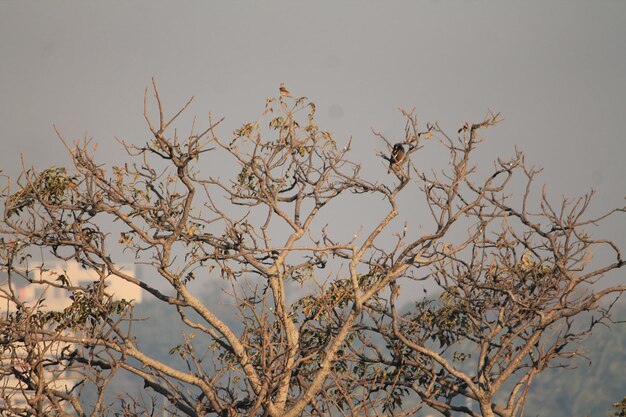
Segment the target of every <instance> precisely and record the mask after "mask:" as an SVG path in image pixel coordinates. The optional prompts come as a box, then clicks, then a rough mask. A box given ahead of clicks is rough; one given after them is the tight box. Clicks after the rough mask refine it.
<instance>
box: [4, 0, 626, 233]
mask: <svg viewBox="0 0 626 417" xmlns="http://www.w3.org/2000/svg"><path fill="white" fill-rule="evenodd" d="M625 51H626V2H625V1H569V0H568V1H548V2H546V1H524V2H521V1H520V2H506V1H503V2H495V1H396V2H382V1H378V2H373V1H344V2H339V1H336V2H335V1H333V2H320V1H315V2H306V3H305V2H298V1H294V2H287V1H256V2H252V1H250V2H242V1H237V2H215V1H214V2H204V1H202V2H200V1H197V2H192V1H183V2H179V1H176V2H175V1H169V2H165V1H119V2H112V1H107V2H82V1H81V2H68V1H54V2H32V1H6V0H5V1H2V2H0V126H2V132H1V135H0V140H1V141H2V145H3V147H2V152H1V153H0V158H1V159H0V165H1V167H2V169H3V170H4V173H5V174H11V175H15V173H17V172H18V170H19V155H20V154H23V155H24V159H25V162H26V164H27V165H29V166H30V165H35V166H44V165H50V164H59V163H63V162H67V157H66V156H65V150H64V148H63V147H62V145H61V144H60V143H59V141H58V140H57V139H56V138H55V135H54V132H53V130H52V124H53V123H54V124H56V125H57V126H58V127H59V129H60V131H61V132H62V133H63V134H64V135H65V136H66V138H68V139H78V138H80V137H82V136H83V135H84V134H85V133H87V134H88V135H89V136H93V137H94V138H95V140H96V141H98V142H99V143H100V146H101V149H100V150H99V154H100V157H101V158H102V159H103V160H108V161H115V158H116V157H118V156H117V154H115V153H113V150H114V149H117V148H116V147H115V146H114V143H113V142H114V136H119V137H123V138H125V139H127V140H129V141H131V142H133V141H136V142H144V141H145V139H146V138H147V129H146V126H145V123H144V121H143V117H142V105H143V90H144V88H145V87H146V85H147V84H148V83H149V80H150V77H152V76H154V77H156V79H157V81H158V83H159V86H160V89H161V94H162V96H163V98H164V100H165V102H166V103H167V106H168V108H169V109H170V110H174V109H175V107H176V106H179V105H181V104H183V103H184V101H185V100H186V99H187V98H188V97H190V96H192V95H195V96H196V102H195V104H194V106H193V108H192V112H191V113H192V114H196V115H198V116H199V117H200V118H206V117H207V115H208V113H209V111H212V112H214V113H215V114H216V115H218V116H221V115H224V116H226V118H227V119H226V124H225V125H224V128H223V129H222V130H221V132H222V133H223V134H224V136H227V137H228V136H230V134H231V133H230V132H232V130H233V129H234V128H235V127H237V126H238V125H240V124H242V123H243V122H247V121H250V120H255V119H256V118H257V116H258V115H259V114H260V113H261V111H262V110H263V106H264V100H265V98H266V97H269V96H272V95H275V94H276V92H277V87H278V85H279V83H281V82H284V83H286V85H287V86H288V88H289V89H290V90H291V91H292V93H293V94H294V95H306V96H308V97H310V98H311V99H313V100H314V101H315V102H316V103H317V105H318V114H319V115H320V117H319V124H320V126H321V127H322V128H323V129H325V130H330V131H333V132H335V134H336V137H337V139H338V140H339V141H340V142H344V141H346V140H347V138H348V137H349V136H352V137H353V138H354V143H355V145H354V148H355V157H356V158H358V159H359V160H361V161H363V162H365V163H370V164H374V165H375V166H376V169H378V170H380V172H381V174H382V173H383V172H384V167H382V164H381V162H380V160H377V159H375V151H376V150H377V149H381V148H380V147H379V145H378V144H377V143H376V142H375V141H374V139H373V136H372V133H371V128H372V127H373V128H375V129H377V130H380V131H382V132H384V133H385V134H387V135H389V137H391V138H394V137H400V135H401V133H402V130H403V121H402V118H401V117H400V114H399V112H398V110H397V109H398V108H399V107H404V108H409V109H410V108H412V107H415V109H416V111H417V114H418V115H419V117H420V120H422V121H423V122H425V121H438V122H440V124H441V126H442V127H444V128H446V129H448V131H449V132H450V133H453V134H454V133H455V132H456V129H457V128H458V127H459V126H460V125H462V124H463V123H464V122H465V121H471V122H474V121H479V120H480V119H481V118H482V117H483V115H484V114H485V113H486V111H487V110H488V109H492V110H494V111H496V112H501V113H502V115H503V117H504V122H502V123H501V124H500V125H499V126H497V127H496V128H494V129H491V130H490V131H489V133H488V134H487V137H488V140H489V141H488V143H487V144H486V145H485V151H484V152H483V158H484V162H485V163H489V161H491V160H492V159H493V158H494V157H495V156H497V155H510V154H511V153H512V151H513V148H514V146H515V145H517V146H519V148H520V149H522V150H524V151H525V152H526V153H527V158H528V161H530V162H531V163H533V164H537V165H542V166H545V171H544V175H543V176H542V177H541V181H542V182H545V183H547V184H548V188H549V190H551V191H552V193H553V194H555V195H557V196H558V195H560V194H561V193H565V194H568V195H572V194H580V193H583V192H585V191H588V190H589V189H590V188H592V187H593V188H595V189H597V190H598V200H597V204H596V208H599V207H602V206H604V207H609V206H616V205H621V204H623V203H624V200H623V198H624V194H626V193H625V187H624V178H625V177H626V167H625V165H624V163H623V159H624V156H625V155H626V138H625V137H624V129H623V125H624V122H625V118H626V117H625V116H626V52H625ZM416 162H417V163H419V161H416ZM218 168H219V167H217V168H216V169H218ZM617 220H618V221H616V222H615V224H614V226H615V227H613V228H612V229H611V230H610V236H609V237H612V238H617V239H620V240H621V241H622V242H623V241H624V238H623V236H624V235H626V226H625V222H624V221H623V216H622V218H618V219H617Z"/></svg>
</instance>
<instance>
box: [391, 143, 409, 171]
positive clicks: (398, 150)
mask: <svg viewBox="0 0 626 417" xmlns="http://www.w3.org/2000/svg"><path fill="white" fill-rule="evenodd" d="M404 158H406V152H405V151H404V146H402V144H401V143H396V144H395V145H393V149H392V151H391V157H390V158H389V170H388V171H387V173H388V174H389V173H390V172H391V171H392V170H393V172H398V171H400V169H401V167H402V162H404Z"/></svg>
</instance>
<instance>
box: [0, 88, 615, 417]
mask: <svg viewBox="0 0 626 417" xmlns="http://www.w3.org/2000/svg"><path fill="white" fill-rule="evenodd" d="M150 99H152V100H150ZM191 101H192V100H190V101H189V102H187V103H186V104H185V105H184V106H183V107H182V108H181V109H180V110H179V111H177V112H176V113H174V114H173V115H172V116H166V114H165V111H164V106H163V104H162V100H161V97H160V96H159V93H158V90H157V87H156V84H155V83H154V82H153V85H152V86H151V89H146V97H145V111H144V117H145V120H146V122H147V125H148V128H149V131H150V133H151V137H150V139H149V140H147V141H145V142H143V143H141V142H137V141H132V142H127V141H121V140H120V146H121V147H122V148H123V150H124V151H125V152H126V159H125V160H123V161H121V162H119V161H118V162H116V163H115V164H113V165H109V164H107V163H104V162H102V161H98V160H97V159H96V158H95V156H94V152H93V143H92V142H91V141H90V140H83V141H77V142H73V143H69V142H68V141H66V140H65V139H63V138H62V137H61V135H59V136H60V137H61V139H62V141H63V143H64V144H65V145H66V146H67V149H68V152H69V154H70V156H71V158H72V162H73V166H68V167H48V168H45V169H29V170H26V171H25V172H24V173H23V175H22V176H21V177H20V178H19V179H18V180H17V182H16V184H12V183H8V184H7V186H6V188H5V189H4V191H3V193H2V201H3V204H4V215H3V220H2V223H1V224H0V235H1V238H0V239H1V240H0V260H1V262H2V266H1V267H2V272H3V273H4V277H5V278H4V280H5V282H4V283H3V284H5V285H3V286H2V287H1V289H0V291H1V292H0V294H1V297H2V302H3V304H5V305H6V306H7V308H6V313H3V316H2V319H1V320H2V326H1V327H0V328H1V329H2V330H1V331H0V333H1V334H2V336H1V337H2V338H1V343H0V348H1V349H2V357H3V359H2V365H1V367H0V372H1V374H2V376H3V377H6V378H3V380H8V378H9V377H11V378H13V379H14V380H17V382H16V383H15V385H14V386H13V388H11V387H8V386H5V387H3V390H2V391H1V394H0V409H2V410H3V412H6V413H8V414H9V415H24V416H26V415H41V416H43V415H68V414H69V415H80V416H87V415H93V416H101V415H111V414H114V413H119V415H151V413H155V410H156V408H157V404H159V403H160V402H157V401H154V402H152V403H145V402H142V401H139V400H138V399H137V398H121V399H120V401H119V402H118V403H117V404H116V405H115V406H113V407H112V406H111V405H110V404H107V403H106V401H105V400H104V398H105V393H106V392H107V389H109V385H110V381H111V380H112V378H113V377H114V375H115V374H116V373H118V372H130V373H132V374H134V375H136V376H138V377H139V378H141V379H142V380H143V381H144V386H145V389H146V392H149V393H150V395H154V396H155V397H156V398H158V397H164V398H166V399H167V401H166V402H165V408H167V410H168V411H169V412H171V413H173V414H175V415H187V416H204V415H219V416H237V415H245V416H256V415H266V416H274V417H278V416H285V417H292V416H309V415H311V416H322V415H323V416H327V415H353V416H356V415H359V416H363V415H381V414H388V415H398V416H400V415H413V414H415V413H417V412H418V411H419V410H420V409H421V408H422V407H424V406H428V407H430V409H432V410H436V411H437V412H439V413H440V414H441V415H444V416H451V415H468V416H496V415H497V416H502V417H509V416H520V415H522V413H523V409H524V403H525V400H526V397H527V393H528V389H529V387H530V386H531V383H532V381H533V379H534V378H535V377H536V376H537V375H538V374H539V373H541V372H542V371H544V370H545V369H547V368H550V367H561V366H567V364H568V363H569V362H570V361H571V360H572V358H573V357H575V356H577V355H578V354H579V352H578V350H577V348H578V345H577V342H579V341H580V340H581V339H582V338H584V337H585V336H586V335H587V334H589V332H590V331H591V329H592V328H593V327H594V326H596V325H598V324H600V323H608V322H609V319H610V315H609V313H610V311H609V310H610V305H611V304H610V302H611V301H613V300H615V299H616V297H617V296H619V295H620V294H621V293H623V292H624V291H625V290H626V285H610V284H605V285H599V284H602V283H601V282H600V281H602V279H603V278H604V277H605V276H606V275H607V274H609V273H611V271H614V270H617V269H619V268H621V267H623V265H624V261H623V259H622V255H621V252H620V249H619V247H618V246H617V244H615V243H614V242H611V241H609V240H606V239H602V238H598V237H593V236H592V229H593V228H594V227H595V226H596V225H597V224H602V222H603V221H605V220H606V219H607V217H608V216H620V215H623V212H624V208H623V207H618V208H614V209H610V210H607V212H606V213H603V214H600V215H598V216H593V217H590V216H589V215H588V214H587V212H588V209H589V205H590V202H591V201H592V194H591V193H590V194H586V195H584V196H582V197H577V198H573V199H562V200H561V201H556V202H554V201H552V200H551V199H550V198H549V196H548V194H547V193H546V192H545V191H542V190H537V189H536V185H535V183H536V178H537V176H538V174H539V172H540V170H539V169H536V168H534V167H532V166H530V165H528V164H527V163H526V161H525V158H524V155H523V153H522V152H521V151H520V150H515V152H514V153H513V156H512V157H509V158H498V159H497V160H496V161H495V162H494V163H493V165H492V166H490V167H485V166H482V167H480V169H478V167H477V166H476V162H475V155H476V153H477V152H479V151H480V148H481V147H482V146H484V145H483V142H485V140H486V139H485V137H483V135H484V133H483V132H486V131H488V129H489V127H491V126H493V125H495V124H497V123H498V122H499V121H500V119H499V115H498V114H493V113H488V115H487V117H486V118H485V119H484V120H481V121H479V122H477V123H465V124H463V125H462V126H461V128H460V129H459V130H458V132H455V134H449V133H446V132H445V131H444V130H443V129H442V128H440V126H439V125H438V124H437V123H425V124H422V123H420V121H419V119H418V117H417V115H416V113H415V112H414V111H402V117H403V118H404V121H405V124H404V137H402V138H400V139H394V140H390V139H389V138H387V137H385V136H384V135H383V134H381V133H378V132H374V133H373V138H374V139H375V140H376V142H375V143H374V142H373V143H374V146H372V148H373V149H374V150H372V153H373V154H374V153H375V154H376V155H377V157H378V158H379V159H380V161H381V162H382V165H383V168H382V169H380V170H379V171H380V172H381V173H385V174H384V175H385V176H384V177H377V176H376V175H372V174H371V172H365V171H366V170H365V169H364V167H363V165H362V164H360V163H358V162H357V161H355V160H353V159H352V158H351V148H352V143H351V142H350V141H347V142H346V144H345V145H342V144H340V143H339V142H338V139H336V138H335V137H334V136H333V135H332V133H330V132H329V131H326V130H323V129H321V128H320V127H319V126H318V125H317V124H316V119H315V113H316V106H315V104H314V103H313V102H311V101H310V100H309V99H307V98H306V97H293V96H292V95H291V93H290V92H289V91H288V90H287V89H286V88H285V87H284V86H281V89H280V90H279V95H278V97H276V98H271V99H268V100H267V101H266V103H265V107H264V109H263V111H262V114H261V116H260V117H259V119H258V120H257V121H254V122H250V123H244V124H242V125H241V127H240V128H238V129H237V130H236V131H235V132H234V133H233V135H232V136H229V137H224V136H222V134H221V133H220V131H219V130H220V124H221V122H222V120H221V119H219V120H216V119H215V118H213V116H212V115H210V116H209V118H208V122H207V124H206V126H203V127H199V126H198V124H199V123H198V122H197V121H196V119H193V122H192V123H191V126H187V127H186V129H185V130H186V131H188V132H189V133H188V134H185V135H184V136H181V133H180V132H182V131H183V127H181V126H178V125H177V124H178V123H180V116H181V114H183V113H185V112H187V111H188V108H189V106H190V104H191ZM151 102H152V103H153V104H150V103H151ZM151 105H153V106H154V109H155V111H154V114H155V115H156V116H151V112H150V106H151ZM397 144H400V146H398V145H397ZM400 148H401V150H402V154H401V155H400V154H399V153H398V152H399V149H400ZM376 149H380V150H379V151H376ZM426 150H428V151H429V152H437V153H438V154H439V155H441V156H443V157H446V158H447V163H446V164H445V165H443V166H438V167H435V168H433V169H431V170H428V169H423V168H421V167H420V166H419V165H418V164H416V163H415V158H417V157H419V155H420V154H422V153H423V152H426ZM212 161H213V162H212ZM214 161H228V163H229V164H230V165H229V166H230V167H231V169H230V170H228V169H227V170H226V171H223V172H219V173H218V172H215V171H212V170H210V169H209V170H207V169H203V168H204V167H207V166H208V167H210V166H211V164H214V163H215V162H214ZM387 171H388V172H387ZM372 177H373V179H372ZM346 201H348V202H349V204H351V205H353V206H357V207H358V205H370V204H371V205H372V207H375V208H377V209H378V207H380V210H378V212H376V213H375V215H371V213H372V212H373V211H372V210H367V211H365V210H364V211H363V212H362V213H361V212H359V213H357V214H355V216H358V222H359V224H360V225H361V226H360V228H359V229H358V230H355V231H354V235H352V234H351V235H350V236H348V237H346V236H345V235H344V234H343V233H339V232H338V231H337V230H336V225H335V223H334V222H333V215H335V214H336V213H341V212H342V211H345V210H346V204H347V203H346ZM373 202H376V203H373ZM380 202H383V203H384V206H383V205H380V204H379V203H380ZM416 202H417V203H416ZM420 205H421V206H420ZM417 206H419V207H421V209H416V207H417ZM408 217H413V221H414V222H415V223H416V224H419V226H420V227H419V228H418V227H407V223H406V219H407V218H408ZM415 217H416V218H415ZM398 219H405V222H404V223H403V224H399V223H401V222H398V221H396V220H398ZM129 256H130V257H131V258H132V259H133V260H134V262H135V263H136V264H137V265H141V266H142V268H143V269H144V270H146V271H148V273H146V274H144V276H142V277H137V276H134V275H133V274H129V273H128V272H127V271H126V270H125V269H124V268H123V267H121V265H122V264H124V263H125V261H124V259H127V258H128V257H129ZM52 259H57V260H62V261H75V262H77V263H79V264H80V265H81V266H82V267H83V268H84V269H85V270H89V271H91V272H92V273H95V274H96V275H97V277H98V279H96V280H95V281H93V282H91V283H89V285H84V284H81V285H78V284H77V279H76V278H77V277H73V276H66V275H65V274H58V273H57V274H53V275H45V274H38V275H36V276H37V277H39V278H33V274H32V271H34V270H38V271H40V272H41V271H50V266H49V265H50V262H51V260H52ZM111 276H115V277H117V278H118V279H122V280H124V281H125V282H126V283H128V284H130V285H132V286H136V287H139V288H141V289H142V291H144V294H146V297H148V298H149V299H150V300H152V301H156V302H159V303H161V304H162V305H163V308H168V309H172V310H175V311H176V313H177V317H178V319H179V321H178V326H179V328H177V329H176V330H177V333H178V334H179V335H180V340H177V341H172V346H171V350H170V352H169V353H170V354H171V355H172V356H176V357H178V358H179V362H178V364H179V365H171V364H168V363H167V361H163V360H160V359H158V358H155V357H151V356H149V355H147V354H146V353H145V349H144V348H143V347H142V341H141V340H138V339H136V338H135V337H134V333H133V328H134V327H136V326H141V325H142V322H143V320H144V319H145V318H143V317H136V316H135V315H134V314H133V303H132V302H130V301H129V300H119V299H117V298H114V297H113V296H112V294H111V293H110V291H108V287H107V281H106V280H107V278H109V277H111ZM46 277H47V278H46ZM148 277H149V279H148ZM20 281H22V282H24V281H26V282H31V283H35V284H42V283H45V284H47V285H50V286H52V287H55V288H59V289H61V290H63V291H67V292H68V293H69V294H71V300H72V303H71V305H70V306H69V307H67V308H65V309H64V310H62V311H51V310H49V309H47V308H46V305H45V299H43V298H41V299H39V300H38V301H37V302H36V303H35V304H29V303H26V302H24V300H22V299H20V296H19V293H18V291H16V290H15V288H16V285H18V283H19V282H20ZM420 281H423V282H428V283H429V285H433V286H436V288H437V295H436V296H433V295H432V294H428V295H422V294H419V293H417V292H416V291H414V289H415V288H417V283H419V282H420ZM200 284H202V285H212V286H214V288H216V290H219V291H222V292H223V294H224V299H225V300H227V304H224V305H221V306H219V307H218V306H216V305H213V304H211V303H204V302H203V301H202V299H201V298H200V297H199V296H198V293H197V288H198V285H200ZM401 289H403V290H404V291H407V290H408V291H413V292H415V294H410V296H409V297H407V298H406V299H409V300H410V305H409V306H408V307H403V306H400V305H399V301H398V297H399V296H400V292H401ZM403 297H406V295H403ZM605 300H607V302H608V304H607V303H603V301H605ZM225 302H226V301H225ZM607 306H608V307H607ZM225 312H226V313H225ZM580 317H585V318H586V321H585V323H584V325H581V324H580V321H577V320H576V319H577V318H580ZM167 330H168V333H169V332H170V331H171V329H167ZM61 375H65V376H67V375H73V376H75V377H76V376H79V378H74V379H71V378H70V379H68V381H70V382H68V383H67V384H65V385H63V384H61V385H60V384H58V382H56V383H55V381H58V379H59V378H60V376H61ZM85 381H89V383H90V384H93V385H94V386H96V387H97V396H96V397H97V399H96V400H95V401H94V403H93V404H85V403H84V402H83V401H81V390H82V389H83V387H84V385H85ZM18 398H25V399H26V401H18V400H17V399H18ZM116 410H117V411H116ZM119 410H121V411H119Z"/></svg>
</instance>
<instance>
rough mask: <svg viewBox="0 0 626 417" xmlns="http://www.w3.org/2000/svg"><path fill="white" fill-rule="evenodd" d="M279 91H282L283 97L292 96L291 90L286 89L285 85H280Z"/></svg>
mask: <svg viewBox="0 0 626 417" xmlns="http://www.w3.org/2000/svg"><path fill="white" fill-rule="evenodd" d="M278 90H279V91H280V96H281V97H289V96H290V94H291V93H290V92H289V90H287V87H285V84H284V83H280V88H279V89H278Z"/></svg>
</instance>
